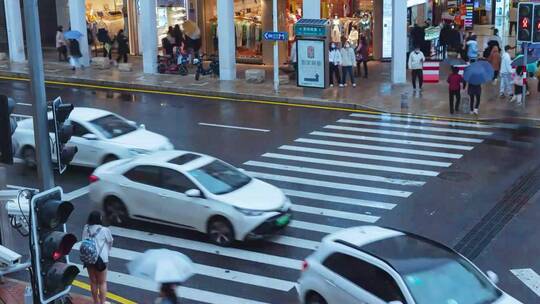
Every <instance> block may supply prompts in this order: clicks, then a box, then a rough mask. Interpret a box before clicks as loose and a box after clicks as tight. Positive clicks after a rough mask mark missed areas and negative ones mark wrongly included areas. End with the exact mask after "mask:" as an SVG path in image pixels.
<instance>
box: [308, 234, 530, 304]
mask: <svg viewBox="0 0 540 304" xmlns="http://www.w3.org/2000/svg"><path fill="white" fill-rule="evenodd" d="M496 282H497V275H496V274H494V273H493V272H490V271H488V272H487V276H486V275H484V274H483V273H482V272H481V271H480V269H478V268H477V267H476V266H475V265H474V264H472V263H471V262H470V261H469V260H467V259H466V258H465V257H463V256H461V255H460V254H459V253H457V252H455V251H453V250H452V249H450V248H448V247H446V246H444V245H442V244H439V243H437V242H434V241H431V240H428V239H426V238H423V237H420V236H417V235H414V234H409V233H405V232H400V231H396V230H391V229H387V228H382V227H377V226H362V227H355V228H349V229H345V230H342V231H339V232H337V233H334V234H331V235H328V236H327V237H325V238H324V239H323V241H322V244H321V246H320V247H319V249H318V250H317V251H316V252H315V253H314V254H312V255H311V256H309V257H308V258H307V259H306V261H305V262H304V267H303V272H302V275H301V277H300V279H299V280H298V283H299V284H298V287H297V288H298V293H299V298H300V302H301V303H308V304H344V303H347V304H355V303H359V304H360V303H361V304H386V303H392V304H398V303H403V304H405V303H407V304H434V303H444V304H458V303H459V304H478V303H485V304H495V303H496V304H518V303H521V302H519V301H517V300H515V299H514V298H512V297H511V296H509V295H507V294H506V293H504V292H503V291H501V290H500V289H499V288H497V287H496V286H495V284H496Z"/></svg>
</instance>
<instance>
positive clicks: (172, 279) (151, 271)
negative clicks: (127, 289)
mask: <svg viewBox="0 0 540 304" xmlns="http://www.w3.org/2000/svg"><path fill="white" fill-rule="evenodd" d="M127 268H128V270H129V273H130V274H132V275H133V276H136V277H139V278H143V279H148V280H152V281H155V282H158V283H181V282H184V281H186V280H187V279H189V278H190V277H191V276H192V275H193V274H194V273H195V267H194V266H193V262H192V261H191V260H190V259H189V258H188V257H187V256H185V255H184V254H182V253H180V252H176V251H172V250H168V249H151V250H147V251H145V252H144V253H143V254H141V255H140V256H139V257H137V258H136V259H134V260H133V261H131V262H129V263H128V265H127Z"/></svg>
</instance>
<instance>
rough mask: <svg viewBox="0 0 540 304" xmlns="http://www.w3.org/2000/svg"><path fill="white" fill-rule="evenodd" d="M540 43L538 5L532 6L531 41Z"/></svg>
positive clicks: (539, 6)
mask: <svg viewBox="0 0 540 304" xmlns="http://www.w3.org/2000/svg"><path fill="white" fill-rule="evenodd" d="M532 42H534V43H540V4H535V5H534V11H533V41H532Z"/></svg>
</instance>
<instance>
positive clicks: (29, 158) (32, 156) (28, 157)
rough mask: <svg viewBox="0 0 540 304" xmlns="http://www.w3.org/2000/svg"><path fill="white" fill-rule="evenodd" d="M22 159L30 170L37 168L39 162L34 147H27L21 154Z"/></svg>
mask: <svg viewBox="0 0 540 304" xmlns="http://www.w3.org/2000/svg"><path fill="white" fill-rule="evenodd" d="M21 156H22V159H23V161H24V164H25V165H26V166H27V167H28V168H31V169H33V168H35V167H36V164H37V161H36V150H35V149H34V148H32V147H25V148H24V149H23V150H22V152H21Z"/></svg>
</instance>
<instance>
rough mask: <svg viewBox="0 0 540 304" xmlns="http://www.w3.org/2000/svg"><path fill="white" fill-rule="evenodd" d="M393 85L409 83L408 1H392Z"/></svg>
mask: <svg viewBox="0 0 540 304" xmlns="http://www.w3.org/2000/svg"><path fill="white" fill-rule="evenodd" d="M392 24H393V26H392V83H405V82H407V63H406V61H407V26H406V24H407V1H403V0H392Z"/></svg>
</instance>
